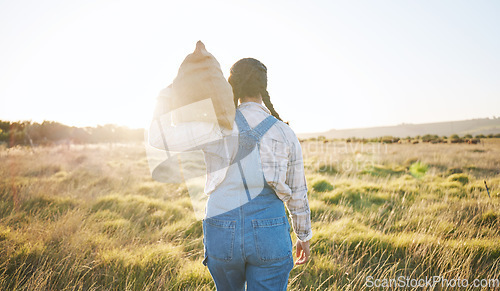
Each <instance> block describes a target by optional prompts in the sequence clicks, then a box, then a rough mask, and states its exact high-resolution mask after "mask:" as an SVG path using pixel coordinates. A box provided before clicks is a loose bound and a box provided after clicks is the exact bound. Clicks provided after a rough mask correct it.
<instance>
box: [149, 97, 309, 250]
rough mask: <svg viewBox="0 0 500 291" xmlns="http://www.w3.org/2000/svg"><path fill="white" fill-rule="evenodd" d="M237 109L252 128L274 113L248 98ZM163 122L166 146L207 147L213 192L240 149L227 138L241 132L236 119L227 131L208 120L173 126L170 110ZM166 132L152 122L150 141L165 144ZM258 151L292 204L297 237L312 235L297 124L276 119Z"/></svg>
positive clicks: (271, 178)
mask: <svg viewBox="0 0 500 291" xmlns="http://www.w3.org/2000/svg"><path fill="white" fill-rule="evenodd" d="M239 109H240V111H241V112H242V113H243V115H244V116H245V119H246V120H247V122H248V124H249V125H250V127H252V128H253V127H255V126H257V125H258V124H259V123H260V122H261V121H263V120H264V119H265V118H266V117H267V116H269V115H270V112H269V110H268V109H267V108H266V107H264V106H263V105H261V104H259V103H255V102H244V103H242V104H241V105H240V106H239ZM165 116H166V115H163V117H165ZM160 122H161V125H162V126H161V127H162V129H161V130H162V131H163V137H164V138H165V140H166V141H167V146H168V150H170V151H187V150H194V149H201V150H203V152H204V153H205V161H206V166H207V180H206V184H205V193H206V194H207V195H210V193H211V192H213V191H214V190H215V188H216V187H217V186H218V185H219V184H220V183H221V182H222V180H224V178H225V176H226V172H227V169H228V167H229V163H230V161H231V160H232V159H233V158H234V156H235V155H236V152H237V150H238V148H237V143H235V142H227V140H228V139H231V138H233V140H234V138H237V136H238V128H237V126H236V123H235V124H234V126H233V130H232V131H230V130H229V131H228V130H222V129H220V127H219V126H218V124H217V123H210V122H189V123H184V124H178V125H176V126H172V125H171V121H170V119H169V118H168V116H167V117H166V118H160ZM163 137H162V134H161V132H160V127H159V126H158V125H157V124H156V123H155V122H153V123H152V125H151V128H150V131H149V143H150V144H151V146H153V147H155V148H158V149H165V147H164V142H163ZM260 157H261V162H262V170H263V172H264V177H265V179H266V181H267V183H268V184H269V186H270V187H271V188H273V189H274V191H275V192H276V195H277V196H278V197H279V199H281V200H282V201H283V202H284V203H285V205H286V207H287V208H288V211H289V213H290V216H291V219H292V226H293V230H294V232H295V234H296V235H297V237H298V239H299V240H301V241H308V240H310V239H311V237H312V230H311V219H310V208H309V202H308V198H307V185H306V179H305V174H304V162H303V158H302V148H301V146H300V143H299V140H298V138H297V136H296V135H295V133H294V132H293V130H292V129H291V128H290V127H289V126H288V125H287V124H285V123H283V122H281V121H278V122H276V123H275V124H274V125H273V126H272V127H271V128H270V129H269V130H268V131H267V132H266V134H265V135H264V136H263V138H262V139H261V141H260Z"/></svg>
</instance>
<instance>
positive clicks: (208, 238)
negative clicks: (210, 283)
mask: <svg viewBox="0 0 500 291" xmlns="http://www.w3.org/2000/svg"><path fill="white" fill-rule="evenodd" d="M235 227H236V221H234V220H220V219H215V218H205V219H204V220H203V235H204V243H205V248H206V254H207V256H208V257H210V258H213V259H216V260H220V261H225V262H227V261H230V260H231V259H232V258H233V249H234V232H235Z"/></svg>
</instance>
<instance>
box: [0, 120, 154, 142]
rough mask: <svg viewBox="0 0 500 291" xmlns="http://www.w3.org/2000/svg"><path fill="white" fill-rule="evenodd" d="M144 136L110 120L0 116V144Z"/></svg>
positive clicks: (124, 139) (126, 139) (137, 138)
mask: <svg viewBox="0 0 500 291" xmlns="http://www.w3.org/2000/svg"><path fill="white" fill-rule="evenodd" d="M142 140H144V130H143V129H130V128H128V127H125V126H118V125H114V124H106V125H102V126H101V125H98V126H96V127H83V128H81V127H74V126H67V125H64V124H61V123H59V122H54V121H44V122H42V123H37V122H31V121H14V122H12V121H2V120H0V144H2V143H4V144H5V143H6V144H7V145H8V146H9V147H12V146H16V145H31V146H34V145H52V144H65V143H67V144H69V143H73V144H81V143H101V142H107V143H109V142H134V141H142Z"/></svg>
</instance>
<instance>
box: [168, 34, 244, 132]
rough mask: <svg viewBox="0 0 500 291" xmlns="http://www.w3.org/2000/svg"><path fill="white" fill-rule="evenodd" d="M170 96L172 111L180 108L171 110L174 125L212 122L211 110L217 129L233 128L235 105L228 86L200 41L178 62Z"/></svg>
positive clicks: (230, 88) (216, 64) (217, 66)
mask: <svg viewBox="0 0 500 291" xmlns="http://www.w3.org/2000/svg"><path fill="white" fill-rule="evenodd" d="M170 93H171V94H172V99H171V101H170V102H171V103H170V104H171V106H172V109H177V108H180V110H174V111H173V114H172V121H173V122H174V123H180V122H192V121H205V122H207V121H209V122H210V121H212V122H213V121H214V117H213V115H214V111H215V116H216V117H215V118H216V121H217V122H218V123H219V125H220V126H221V127H225V128H228V129H232V128H233V123H234V115H235V106H234V100H233V90H232V87H231V85H230V84H229V83H228V82H227V80H226V79H225V78H224V75H223V73H222V70H221V68H220V64H219V62H218V61H217V60H216V59H215V57H214V56H213V55H212V54H210V53H209V52H208V51H207V50H206V48H205V45H204V44H203V43H202V42H201V41H198V42H197V43H196V49H195V51H194V52H193V53H192V54H189V55H188V56H187V57H186V58H185V59H184V61H183V62H182V64H181V66H180V68H179V72H178V74H177V77H176V78H175V79H174V82H173V83H172V85H171V92H170ZM207 99H208V100H207ZM209 101H211V102H209ZM207 104H208V106H207ZM210 104H212V106H210ZM188 105H191V106H188Z"/></svg>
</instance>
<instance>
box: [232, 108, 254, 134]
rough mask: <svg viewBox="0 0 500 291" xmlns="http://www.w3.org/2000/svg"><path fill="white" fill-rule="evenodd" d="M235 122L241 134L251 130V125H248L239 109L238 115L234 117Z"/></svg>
mask: <svg viewBox="0 0 500 291" xmlns="http://www.w3.org/2000/svg"><path fill="white" fill-rule="evenodd" d="M234 120H235V121H236V125H238V129H239V131H240V132H243V131H249V130H251V128H250V125H248V122H247V120H246V119H245V116H243V113H241V111H240V110H239V109H236V115H235V116H234Z"/></svg>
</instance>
